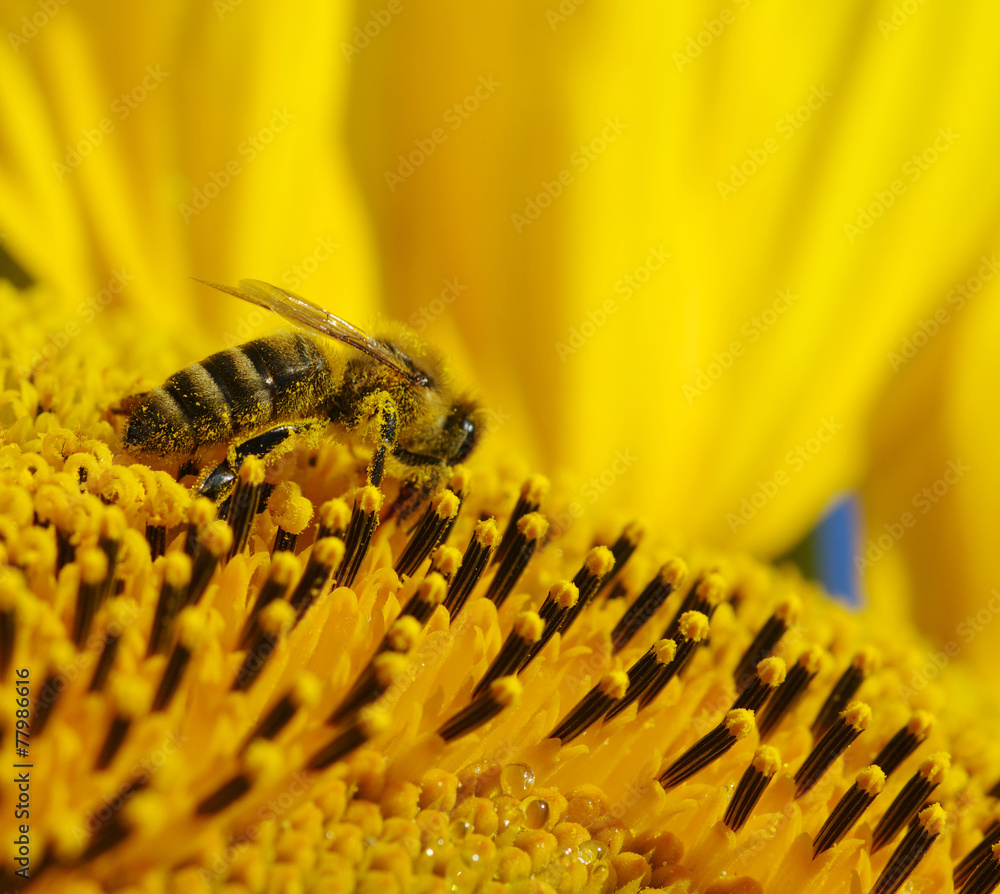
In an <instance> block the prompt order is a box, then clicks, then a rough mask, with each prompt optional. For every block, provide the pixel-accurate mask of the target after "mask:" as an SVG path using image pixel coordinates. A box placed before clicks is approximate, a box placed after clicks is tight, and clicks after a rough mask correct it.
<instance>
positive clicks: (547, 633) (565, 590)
mask: <svg viewBox="0 0 1000 894" xmlns="http://www.w3.org/2000/svg"><path fill="white" fill-rule="evenodd" d="M579 599H580V590H579V589H578V588H577V586H576V584H574V583H573V582H572V581H568V580H561V581H556V583H554V584H553V585H552V586H551V587H549V592H548V595H547V596H546V597H545V601H544V602H543V603H542V606H541V608H539V610H538V617H539V618H541V620H542V622H543V623H544V624H545V629H544V630H543V631H542V635H541V636H540V637H539V638H538V641H537V642H536V643H535V644H534V645H533V646H532V647H531V651H530V652H529V653H528V655H527V657H525V659H524V661H523V662H522V664H521V667H520V668H519V669H520V670H524V668H526V667H527V666H528V665H529V664H530V663H531V662H532V661H533V660H534V658H535V656H536V655H537V654H538V653H539V652H540V651H541V649H542V648H544V647H545V644H546V643H548V641H549V640H550V639H552V637H553V636H554V635H555V632H556V630H558V629H559V625H560V623H561V622H562V619H563V618H565V617H566V613H567V612H568V611H569V610H570V609H571V608H572V607H573V606H574V605H576V603H577V602H578V601H579Z"/></svg>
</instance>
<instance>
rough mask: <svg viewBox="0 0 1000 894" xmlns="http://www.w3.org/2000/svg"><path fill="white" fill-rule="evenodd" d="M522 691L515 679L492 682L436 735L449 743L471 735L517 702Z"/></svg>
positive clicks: (509, 678)
mask: <svg viewBox="0 0 1000 894" xmlns="http://www.w3.org/2000/svg"><path fill="white" fill-rule="evenodd" d="M522 691H523V687H522V686H521V682H520V680H518V679H517V677H501V678H500V679H499V680H494V681H493V682H492V683H491V684H490V688H489V689H488V690H487V691H486V692H484V693H483V694H482V695H480V696H479V697H478V698H476V699H473V701H472V702H471V703H470V704H469V705H468V706H467V707H465V708H463V709H462V710H461V711H459V712H458V713H457V714H456V715H455V716H454V717H452V718H451V720H449V721H447V722H446V723H445V724H443V725H442V726H441V728H440V729H439V730H438V735H439V736H440V737H441V738H442V739H444V740H445V742H450V741H451V740H452V739H457V738H458V737H459V736H464V735H466V734H467V733H471V732H472V731H473V730H474V729H478V728H479V727H481V726H483V725H484V724H486V723H488V722H489V721H490V720H492V719H493V718H494V717H496V716H497V714H499V713H500V712H501V711H502V710H503V709H504V708H506V707H508V706H509V705H512V704H514V703H515V702H517V701H519V700H520V698H521V693H522Z"/></svg>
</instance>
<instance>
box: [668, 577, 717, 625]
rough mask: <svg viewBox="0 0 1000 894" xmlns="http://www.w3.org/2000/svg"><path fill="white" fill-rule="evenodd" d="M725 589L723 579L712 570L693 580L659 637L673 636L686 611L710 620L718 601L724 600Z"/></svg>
mask: <svg viewBox="0 0 1000 894" xmlns="http://www.w3.org/2000/svg"><path fill="white" fill-rule="evenodd" d="M727 591H728V588H727V586H726V582H725V580H723V578H722V576H721V575H719V574H716V573H714V572H713V573H711V574H708V575H706V576H705V577H703V578H701V579H700V580H697V581H695V583H694V585H693V586H692V587H691V589H690V590H689V591H688V594H687V596H685V597H684V600H683V601H682V602H681V605H680V608H678V609H677V612H676V613H675V614H674V617H673V618H672V619H671V621H670V623H669V624H668V625H667V627H666V629H665V630H664V631H663V636H661V637H660V638H661V639H667V638H668V637H673V636H674V635H675V634H676V633H677V629H678V626H679V625H680V619H681V618H682V617H683V616H684V615H685V614H687V612H700V613H701V614H703V615H704V616H705V617H706V618H708V620H709V621H711V620H712V615H713V614H714V613H715V610H716V608H718V606H719V603H720V602H723V601H724V600H725V598H726V594H727Z"/></svg>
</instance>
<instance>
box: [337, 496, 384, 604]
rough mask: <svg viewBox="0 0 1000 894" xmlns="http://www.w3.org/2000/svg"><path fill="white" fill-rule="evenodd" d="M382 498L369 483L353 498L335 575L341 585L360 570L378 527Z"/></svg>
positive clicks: (348, 582) (347, 582) (345, 585)
mask: <svg viewBox="0 0 1000 894" xmlns="http://www.w3.org/2000/svg"><path fill="white" fill-rule="evenodd" d="M382 500H383V497H382V491H380V490H379V489H378V488H377V487H375V486H374V485H371V484H366V485H365V486H364V487H363V488H361V490H360V491H359V492H358V495H357V497H356V498H355V500H354V509H353V510H352V511H351V520H350V522H349V523H348V525H347V531H346V533H345V534H344V560H343V562H342V563H341V565H340V573H339V574H338V576H337V583H338V584H339V585H340V586H342V587H349V586H351V584H353V583H354V578H355V577H357V574H358V571H360V570H361V563H362V562H363V561H364V558H365V556H366V555H367V554H368V547H369V546H371V542H372V536H373V535H374V534H375V529H376V528H377V527H378V514H379V510H380V509H381V508H382Z"/></svg>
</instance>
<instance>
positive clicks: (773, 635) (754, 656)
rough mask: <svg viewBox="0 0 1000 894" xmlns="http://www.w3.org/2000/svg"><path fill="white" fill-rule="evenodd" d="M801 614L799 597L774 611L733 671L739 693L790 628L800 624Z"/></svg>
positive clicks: (787, 601)
mask: <svg viewBox="0 0 1000 894" xmlns="http://www.w3.org/2000/svg"><path fill="white" fill-rule="evenodd" d="M801 613H802V602H801V600H800V599H799V598H798V597H796V596H793V597H790V598H789V599H786V600H785V601H784V602H783V603H782V604H781V605H779V606H778V607H777V608H776V609H775V610H774V614H772V615H771V617H770V618H768V619H767V620H766V621H765V622H764V626H763V627H761V628H760V630H758V631H757V635H756V636H755V637H754V640H753V642H752V643H750V645H749V647H748V648H747V650H746V652H744V653H743V657H742V658H741V659H740V660H739V663H738V664H737V665H736V670H734V671H733V679H734V680H735V681H736V689H737V691H742V690H743V688H744V687H745V686H746V685H747V684H748V683H749V682H750V681H751V680H752V679H753V669H754V668H755V667H756V666H757V665H758V664H759V663H760V662H761V661H763V660H764V659H765V658H769V657H770V656H771V653H772V652H774V648H775V646H777V645H778V643H779V642H780V641H781V638H782V637H783V636H784V635H785V634H786V633H787V632H788V628H789V627H791V626H792V625H794V624H796V623H797V622H798V619H799V615H800V614H801Z"/></svg>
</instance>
